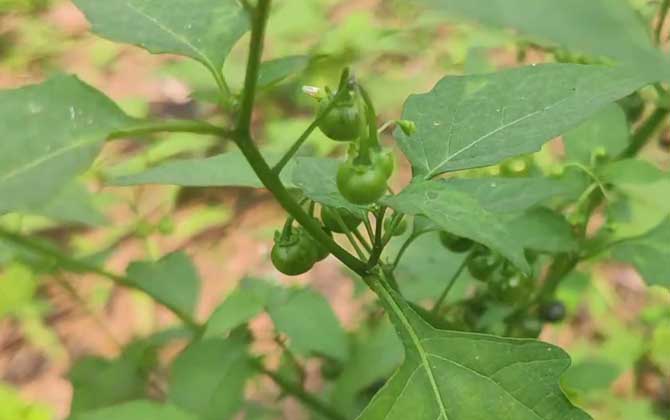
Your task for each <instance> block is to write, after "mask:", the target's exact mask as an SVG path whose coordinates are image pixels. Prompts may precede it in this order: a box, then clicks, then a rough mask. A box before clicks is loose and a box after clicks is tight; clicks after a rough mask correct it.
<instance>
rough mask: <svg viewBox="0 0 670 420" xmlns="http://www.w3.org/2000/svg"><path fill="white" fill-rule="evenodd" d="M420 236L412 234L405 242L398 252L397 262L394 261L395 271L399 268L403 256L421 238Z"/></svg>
mask: <svg viewBox="0 0 670 420" xmlns="http://www.w3.org/2000/svg"><path fill="white" fill-rule="evenodd" d="M419 236H420V235H416V234H414V233H413V234H412V235H411V236H410V237H409V238H407V240H406V241H405V243H404V244H402V246H401V247H400V250H399V251H398V254H397V255H396V256H395V260H394V261H393V265H392V267H393V270H395V269H396V268H397V267H398V264H399V263H400V260H401V259H402V256H403V255H404V254H405V251H407V249H408V248H409V246H410V245H412V243H413V242H414V241H415V240H416V239H417V238H418V237H419Z"/></svg>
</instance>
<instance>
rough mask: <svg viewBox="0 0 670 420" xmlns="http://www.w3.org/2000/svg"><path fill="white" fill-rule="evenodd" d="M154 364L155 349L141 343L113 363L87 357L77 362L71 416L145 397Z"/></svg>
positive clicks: (127, 350)
mask: <svg viewBox="0 0 670 420" xmlns="http://www.w3.org/2000/svg"><path fill="white" fill-rule="evenodd" d="M155 362H156V354H155V348H154V347H153V346H150V345H147V343H145V342H141V341H140V342H136V343H133V344H131V345H130V346H128V347H127V348H125V349H124V351H123V353H122V354H121V356H119V357H118V358H116V359H113V360H108V359H103V358H99V357H86V358H83V359H81V360H79V361H77V363H76V364H75V365H74V366H73V367H72V369H71V370H70V374H69V376H70V381H71V382H72V387H73V390H74V391H73V396H72V405H71V408H70V410H71V412H72V415H73V416H76V415H78V414H81V413H85V412H87V411H89V410H95V409H99V408H103V407H109V406H113V405H115V404H120V403H124V402H129V401H133V400H136V399H140V398H144V397H146V391H147V381H148V378H149V372H150V370H151V368H152V366H153V365H154V364H155Z"/></svg>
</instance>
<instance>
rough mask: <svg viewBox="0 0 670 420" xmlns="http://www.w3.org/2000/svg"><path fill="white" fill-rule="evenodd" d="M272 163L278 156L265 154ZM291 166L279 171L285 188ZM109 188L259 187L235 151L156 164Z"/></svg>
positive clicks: (247, 164)
mask: <svg viewBox="0 0 670 420" xmlns="http://www.w3.org/2000/svg"><path fill="white" fill-rule="evenodd" d="M266 158H267V159H268V161H269V162H270V163H271V164H272V163H274V162H277V161H279V159H280V158H281V155H274V154H266ZM291 166H292V164H291V163H289V164H288V166H287V167H286V168H284V170H283V171H282V180H283V181H284V184H285V185H287V186H291V185H292V184H291V183H290V182H289V183H287V182H286V181H287V180H289V179H290V173H291V170H292V168H291ZM109 183H110V184H111V185H120V186H131V185H142V184H168V185H180V186H184V187H249V188H262V187H263V184H262V183H261V181H260V179H258V177H257V176H256V174H255V173H254V171H253V169H252V168H251V166H250V165H249V163H247V161H246V160H245V159H244V156H242V153H241V152H239V151H237V150H235V151H232V152H227V153H223V154H220V155H216V156H212V157H210V158H205V159H181V160H174V161H170V162H166V163H163V164H160V165H158V166H156V167H154V168H151V169H148V170H146V171H144V172H140V173H139V174H134V175H128V176H122V177H120V178H116V179H112V180H111V181H110V182H109Z"/></svg>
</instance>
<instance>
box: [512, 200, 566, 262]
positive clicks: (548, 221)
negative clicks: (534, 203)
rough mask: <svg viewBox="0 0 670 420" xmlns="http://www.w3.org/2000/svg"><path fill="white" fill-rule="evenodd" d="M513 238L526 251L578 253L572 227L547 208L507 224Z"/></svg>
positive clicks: (532, 211)
mask: <svg viewBox="0 0 670 420" xmlns="http://www.w3.org/2000/svg"><path fill="white" fill-rule="evenodd" d="M507 227H508V229H509V231H510V232H511V235H512V238H513V239H514V240H516V241H517V242H518V243H520V244H521V246H523V247H524V248H525V249H532V250H534V251H540V252H549V253H562V252H572V251H576V250H577V247H578V244H577V239H576V238H575V236H574V234H573V232H572V226H570V224H569V223H568V221H567V220H565V218H564V217H563V216H562V215H561V214H559V213H556V212H554V211H553V210H550V209H548V208H545V207H538V208H534V209H531V210H528V211H527V212H526V213H524V214H522V215H520V216H517V217H513V218H511V220H510V221H509V222H508V223H507Z"/></svg>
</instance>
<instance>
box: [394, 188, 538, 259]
mask: <svg viewBox="0 0 670 420" xmlns="http://www.w3.org/2000/svg"><path fill="white" fill-rule="evenodd" d="M382 202H383V203H384V204H385V205H387V206H389V207H392V208H394V209H396V210H398V211H399V212H401V213H406V214H411V215H424V216H426V217H428V218H429V219H431V220H432V221H433V222H435V223H436V224H438V225H439V226H440V227H441V228H442V229H444V230H446V231H447V232H450V233H453V234H455V235H458V236H462V237H465V238H470V239H472V240H474V241H476V242H479V243H481V244H484V245H486V246H488V247H489V248H491V249H492V250H494V251H496V252H498V253H500V254H501V255H503V256H505V257H506V258H508V259H509V260H510V261H512V263H513V264H514V265H516V266H517V267H518V268H519V269H521V270H523V271H526V272H528V271H529V270H530V267H529V266H528V262H527V261H526V258H525V257H524V253H523V247H522V246H521V244H519V243H518V242H516V241H515V240H513V239H512V238H511V237H510V232H509V231H508V229H507V227H506V226H505V224H504V223H503V221H502V218H501V217H500V216H499V215H496V214H494V213H492V212H489V211H487V210H485V209H484V208H482V207H481V205H480V203H479V201H477V199H475V198H474V197H472V196H470V195H468V194H465V193H463V192H461V191H457V190H455V189H452V188H450V186H449V182H448V181H422V182H415V183H412V184H410V185H409V186H408V187H407V188H405V189H404V190H402V191H401V192H400V193H399V194H397V195H394V196H391V197H386V198H384V199H383V200H382Z"/></svg>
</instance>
